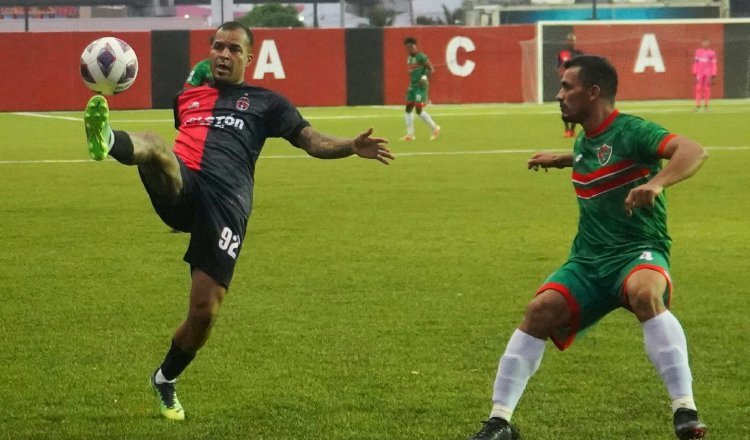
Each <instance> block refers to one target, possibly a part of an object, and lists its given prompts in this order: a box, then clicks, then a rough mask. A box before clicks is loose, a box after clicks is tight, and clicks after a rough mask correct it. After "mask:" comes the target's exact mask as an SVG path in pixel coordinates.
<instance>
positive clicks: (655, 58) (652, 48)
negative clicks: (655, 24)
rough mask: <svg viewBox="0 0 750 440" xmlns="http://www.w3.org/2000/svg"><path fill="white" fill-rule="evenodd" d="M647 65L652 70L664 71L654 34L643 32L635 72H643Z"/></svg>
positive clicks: (662, 60)
mask: <svg viewBox="0 0 750 440" xmlns="http://www.w3.org/2000/svg"><path fill="white" fill-rule="evenodd" d="M647 67H651V68H653V69H654V72H659V73H661V72H664V71H665V70H666V69H665V68H664V59H662V57H661V51H660V50H659V42H658V41H656V35H654V34H644V35H643V38H642V39H641V48H640V49H638V59H637V60H636V62H635V69H634V70H633V71H634V72H635V73H643V72H644V71H646V68H647Z"/></svg>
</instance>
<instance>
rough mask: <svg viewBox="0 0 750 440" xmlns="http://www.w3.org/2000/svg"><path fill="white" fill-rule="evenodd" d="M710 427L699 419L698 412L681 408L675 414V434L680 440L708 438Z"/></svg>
mask: <svg viewBox="0 0 750 440" xmlns="http://www.w3.org/2000/svg"><path fill="white" fill-rule="evenodd" d="M706 432H708V427H707V426H706V424H705V423H703V422H701V420H700V418H698V411H696V410H694V409H689V408H680V409H678V410H677V411H675V413H674V433H675V435H676V436H677V438H678V439H680V440H696V439H701V438H703V437H705V436H706Z"/></svg>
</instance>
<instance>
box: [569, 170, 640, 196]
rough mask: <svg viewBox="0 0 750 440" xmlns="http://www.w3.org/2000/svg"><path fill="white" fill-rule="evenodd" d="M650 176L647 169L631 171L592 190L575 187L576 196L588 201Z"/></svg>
mask: <svg viewBox="0 0 750 440" xmlns="http://www.w3.org/2000/svg"><path fill="white" fill-rule="evenodd" d="M649 174H651V171H650V170H649V169H648V168H641V169H637V170H633V171H631V172H629V173H627V174H623V175H622V176H620V177H618V178H617V179H613V180H610V181H608V182H604V183H602V184H601V185H597V186H595V187H593V188H578V187H576V195H577V196H578V197H580V198H582V199H590V198H592V197H596V196H598V195H601V194H604V193H605V192H607V191H610V190H613V189H615V188H619V187H621V186H623V185H627V184H628V183H630V182H634V181H636V180H638V179H640V178H642V177H646V176H648V175H649Z"/></svg>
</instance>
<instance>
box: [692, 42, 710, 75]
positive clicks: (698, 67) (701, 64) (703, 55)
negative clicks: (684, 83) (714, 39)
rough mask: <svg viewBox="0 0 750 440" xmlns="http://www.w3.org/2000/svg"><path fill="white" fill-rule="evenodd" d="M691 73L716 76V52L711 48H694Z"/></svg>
mask: <svg viewBox="0 0 750 440" xmlns="http://www.w3.org/2000/svg"><path fill="white" fill-rule="evenodd" d="M693 75H695V76H716V52H714V50H713V49H707V48H703V47H699V48H698V49H696V50H695V59H694V60H693Z"/></svg>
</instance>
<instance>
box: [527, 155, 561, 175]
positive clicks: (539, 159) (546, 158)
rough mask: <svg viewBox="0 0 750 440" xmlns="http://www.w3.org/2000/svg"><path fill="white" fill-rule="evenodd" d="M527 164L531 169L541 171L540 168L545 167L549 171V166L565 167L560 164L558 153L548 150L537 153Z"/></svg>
mask: <svg viewBox="0 0 750 440" xmlns="http://www.w3.org/2000/svg"><path fill="white" fill-rule="evenodd" d="M526 165H527V166H528V168H529V169H530V170H534V171H539V168H543V169H544V171H548V168H551V167H555V168H563V167H562V166H560V165H559V164H558V155H557V154H552V153H547V152H541V153H535V154H534V155H533V156H531V159H529V160H528V161H527V162H526Z"/></svg>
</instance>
